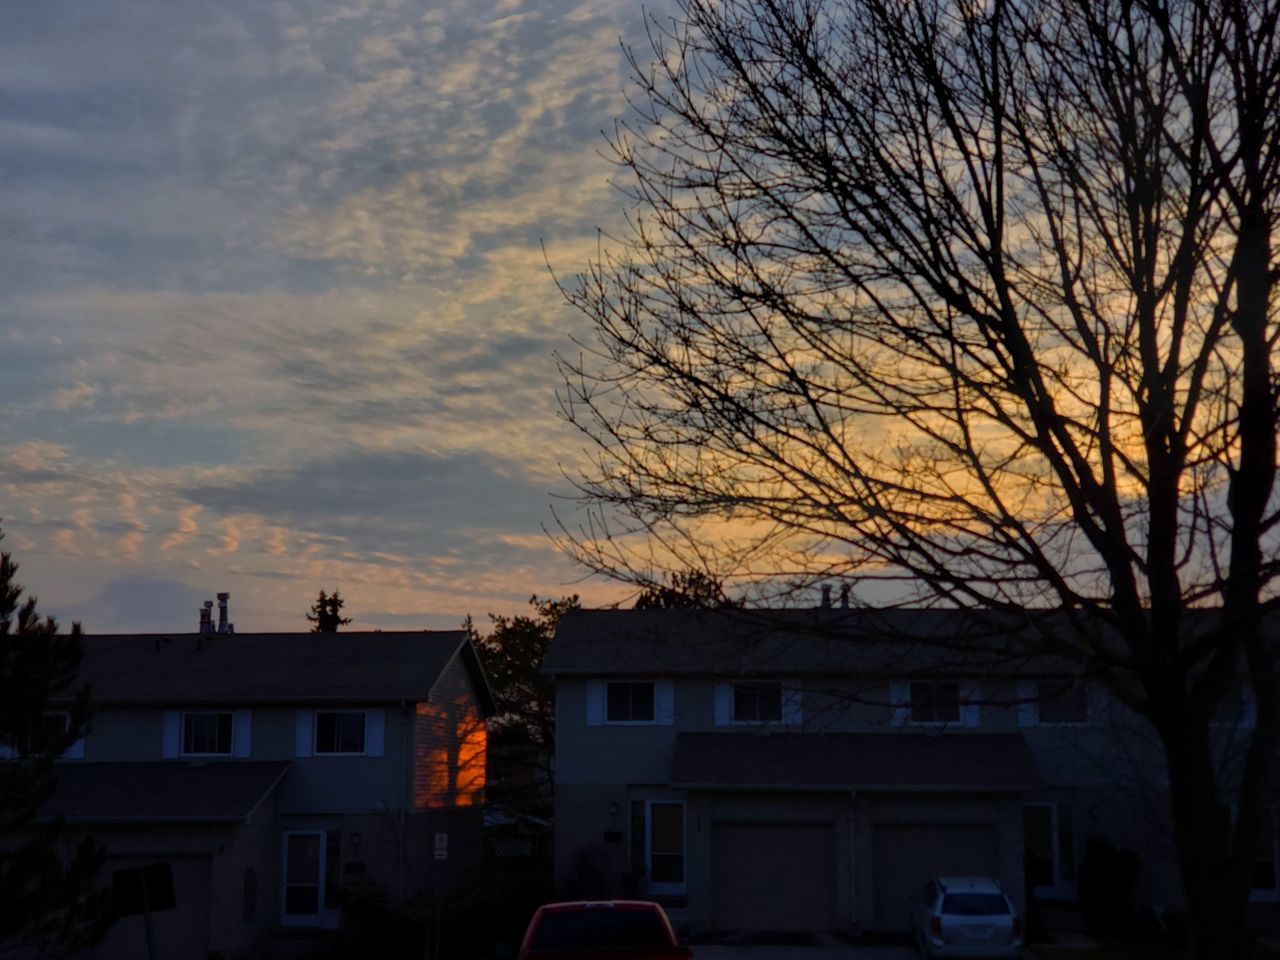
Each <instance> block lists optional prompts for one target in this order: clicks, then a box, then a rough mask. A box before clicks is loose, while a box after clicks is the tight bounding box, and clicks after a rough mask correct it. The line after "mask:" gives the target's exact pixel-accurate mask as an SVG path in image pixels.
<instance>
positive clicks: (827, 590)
mask: <svg viewBox="0 0 1280 960" xmlns="http://www.w3.org/2000/svg"><path fill="white" fill-rule="evenodd" d="M822 605H823V606H824V607H829V606H831V584H829V583H824V584H823V585H822Z"/></svg>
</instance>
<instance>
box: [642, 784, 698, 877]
mask: <svg viewBox="0 0 1280 960" xmlns="http://www.w3.org/2000/svg"><path fill="white" fill-rule="evenodd" d="M654 804H668V805H671V806H679V807H680V877H681V879H680V882H679V883H675V882H671V881H653V880H650V879H649V878H650V877H651V876H653V807H654ZM644 876H645V887H646V889H647V891H648V892H649V893H659V894H681V893H686V892H687V891H688V889H689V810H688V807H687V805H686V803H685V801H684V800H682V799H680V798H662V797H657V798H654V799H651V800H646V801H645V803H644Z"/></svg>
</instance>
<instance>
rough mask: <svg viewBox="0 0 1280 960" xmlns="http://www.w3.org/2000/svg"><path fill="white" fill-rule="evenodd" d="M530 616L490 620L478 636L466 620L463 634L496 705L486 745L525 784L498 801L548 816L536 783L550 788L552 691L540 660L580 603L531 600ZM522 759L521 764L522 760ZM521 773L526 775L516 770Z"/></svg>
mask: <svg viewBox="0 0 1280 960" xmlns="http://www.w3.org/2000/svg"><path fill="white" fill-rule="evenodd" d="M529 603H530V605H531V606H532V607H533V611H534V612H533V615H532V616H515V617H505V616H495V615H494V614H490V615H489V620H490V623H491V624H492V627H493V629H492V631H491V632H490V633H488V634H479V633H477V632H475V630H474V629H473V628H472V625H471V621H470V619H468V620H467V624H466V628H467V629H468V630H469V631H470V632H471V637H472V642H473V643H474V644H475V647H476V652H477V653H478V654H479V656H480V663H481V665H482V666H483V667H484V672H485V676H486V677H487V678H488V680H489V685H490V687H491V688H492V690H493V695H494V699H495V700H496V701H497V714H496V716H495V717H494V719H493V721H492V723H491V739H490V744H491V746H492V747H496V748H498V749H499V750H502V751H504V752H505V754H506V756H507V757H508V758H509V760H510V762H511V763H512V764H513V766H514V767H516V768H517V769H515V770H514V771H513V772H514V773H516V775H517V777H516V779H518V780H528V787H527V789H523V790H519V791H517V792H516V794H515V795H513V796H510V797H508V798H501V796H500V794H501V792H502V791H501V788H500V787H499V788H498V789H497V794H498V797H497V799H505V800H509V801H510V805H512V806H516V807H520V808H522V809H524V810H526V811H527V812H531V813H538V814H543V815H545V814H549V812H550V810H549V805H548V803H547V801H549V799H550V795H549V794H545V795H543V792H542V791H541V790H540V789H539V787H538V783H539V782H540V783H543V784H550V783H551V764H552V761H553V757H554V753H555V734H556V724H555V686H554V684H553V683H552V681H551V678H550V677H548V676H545V675H544V674H542V673H540V672H539V670H540V668H541V666H542V660H543V657H545V656H546V654H547V648H548V647H549V646H550V645H551V638H552V637H554V636H555V632H556V627H557V625H558V624H559V623H560V618H561V617H563V616H564V615H565V614H566V613H568V612H569V611H570V610H577V609H578V608H579V606H580V604H579V602H578V597H577V596H576V595H575V596H571V597H562V598H560V599H559V600H544V599H539V598H538V597H536V596H534V597H530V598H529ZM521 758H523V759H521ZM521 767H524V768H526V769H518V768H521Z"/></svg>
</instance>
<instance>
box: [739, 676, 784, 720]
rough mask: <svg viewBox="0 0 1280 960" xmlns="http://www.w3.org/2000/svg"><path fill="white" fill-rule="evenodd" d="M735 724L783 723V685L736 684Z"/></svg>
mask: <svg viewBox="0 0 1280 960" xmlns="http://www.w3.org/2000/svg"><path fill="white" fill-rule="evenodd" d="M733 721H734V723H781V722H782V684H780V683H735V684H734V685H733Z"/></svg>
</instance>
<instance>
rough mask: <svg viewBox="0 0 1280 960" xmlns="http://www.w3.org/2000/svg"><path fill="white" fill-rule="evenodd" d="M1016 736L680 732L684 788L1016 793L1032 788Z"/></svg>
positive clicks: (1033, 779) (678, 779)
mask: <svg viewBox="0 0 1280 960" xmlns="http://www.w3.org/2000/svg"><path fill="white" fill-rule="evenodd" d="M1037 781H1038V776H1037V774H1036V768H1035V764H1034V761H1033V760H1032V758H1031V753H1030V751H1029V750H1028V749H1027V744H1026V741H1025V740H1024V739H1023V738H1022V735H1021V734H1017V733H960V732H955V733H941V734H929V733H806V734H793V733H770V734H761V733H681V734H679V735H678V736H677V738H676V749H675V757H674V759H673V761H672V771H671V785H672V786H675V787H683V788H685V789H733V790H744V789H757V790H801V791H803V790H864V791H876V792H908V793H910V792H938V791H947V792H972V793H1018V792H1021V791H1023V790H1028V789H1032V788H1034V787H1036V786H1037Z"/></svg>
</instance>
